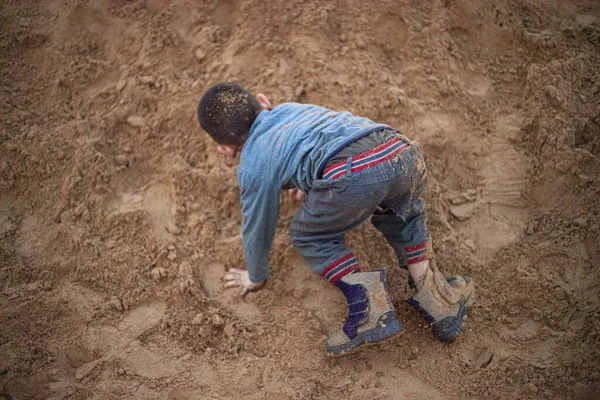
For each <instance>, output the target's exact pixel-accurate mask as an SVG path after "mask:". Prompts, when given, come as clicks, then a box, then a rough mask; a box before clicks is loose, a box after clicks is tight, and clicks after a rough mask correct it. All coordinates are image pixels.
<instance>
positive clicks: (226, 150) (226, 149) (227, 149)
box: [217, 145, 237, 157]
mask: <svg viewBox="0 0 600 400" xmlns="http://www.w3.org/2000/svg"><path fill="white" fill-rule="evenodd" d="M217 151H218V152H219V153H221V154H224V155H226V156H227V157H235V155H236V153H237V150H235V149H234V148H233V147H231V146H225V145H218V146H217Z"/></svg>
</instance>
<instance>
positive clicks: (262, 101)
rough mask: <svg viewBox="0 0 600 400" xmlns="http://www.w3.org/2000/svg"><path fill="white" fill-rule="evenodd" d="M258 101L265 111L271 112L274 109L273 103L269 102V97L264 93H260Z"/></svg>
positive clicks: (257, 97)
mask: <svg viewBox="0 0 600 400" xmlns="http://www.w3.org/2000/svg"><path fill="white" fill-rule="evenodd" d="M256 100H258V102H259V103H260V105H261V106H262V107H263V108H264V109H265V110H269V111H271V110H272V109H273V106H272V105H271V102H270V101H269V99H267V96H265V95H264V94H262V93H259V94H257V95H256Z"/></svg>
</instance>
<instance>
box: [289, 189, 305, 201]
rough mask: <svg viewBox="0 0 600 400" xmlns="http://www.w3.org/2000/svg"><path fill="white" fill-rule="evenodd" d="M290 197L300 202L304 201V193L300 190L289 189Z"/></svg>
mask: <svg viewBox="0 0 600 400" xmlns="http://www.w3.org/2000/svg"><path fill="white" fill-rule="evenodd" d="M288 195H289V196H290V197H291V198H293V199H296V200H298V201H302V199H304V192H303V191H302V190H300V189H298V188H296V189H289V190H288Z"/></svg>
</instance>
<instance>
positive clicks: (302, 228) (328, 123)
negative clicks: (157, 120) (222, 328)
mask: <svg viewBox="0 0 600 400" xmlns="http://www.w3.org/2000/svg"><path fill="white" fill-rule="evenodd" d="M198 120H199V121H200V125H201V126H202V128H203V129H204V130H206V131H207V132H208V133H209V134H210V135H211V137H212V138H213V139H214V140H215V141H216V142H217V143H218V146H217V150H218V151H219V152H220V153H222V154H225V155H226V156H229V157H235V156H236V155H237V153H238V152H239V153H240V165H239V168H238V170H237V176H238V182H239V187H240V192H241V202H242V214H243V217H244V221H243V227H242V232H243V243H244V257H245V260H246V267H247V270H241V269H235V268H232V269H230V270H229V273H228V274H227V275H226V276H225V280H226V284H225V285H226V287H234V286H241V287H242V289H243V291H242V295H245V293H247V292H248V291H252V290H257V289H259V288H261V287H262V286H263V284H264V282H265V280H266V279H267V278H268V276H269V266H268V255H269V251H270V249H271V245H272V243H273V237H274V236H275V228H276V226H277V219H278V215H279V192H280V190H281V189H290V188H298V189H300V190H301V191H302V192H303V193H305V195H306V198H304V200H303V202H302V206H301V207H300V209H299V210H298V212H297V213H296V215H295V217H294V219H293V220H292V222H291V226H290V236H291V240H292V243H293V245H294V247H295V248H296V249H297V250H298V251H299V252H300V253H301V254H302V256H304V258H305V260H306V262H307V263H308V265H309V267H310V268H311V269H312V270H313V271H314V272H316V273H318V274H320V275H321V276H322V277H323V278H325V279H327V280H328V281H329V282H330V283H332V284H334V285H335V286H337V287H338V288H339V289H340V290H341V291H342V293H343V294H344V295H345V297H346V300H347V302H348V308H349V313H348V317H347V319H346V321H345V323H344V326H343V328H342V329H341V330H340V331H338V332H336V333H334V334H333V335H331V336H330V337H329V338H328V340H327V345H326V350H327V354H328V355H340V354H344V353H347V352H349V351H352V350H354V349H356V348H357V347H359V346H361V345H363V344H367V343H372V342H377V341H381V340H384V339H388V338H390V337H391V336H393V335H395V334H397V333H399V332H402V331H403V330H404V329H403V328H402V325H401V324H400V322H399V321H398V320H397V318H396V313H395V311H394V308H393V305H392V303H391V301H390V298H389V295H388V292H387V287H386V282H385V270H383V269H381V270H378V271H371V272H361V271H360V267H359V264H358V262H357V260H356V258H355V257H354V254H353V253H352V251H350V250H349V249H347V248H346V247H345V246H344V237H345V235H346V232H348V231H350V230H351V229H353V228H355V227H357V226H358V225H360V224H361V223H363V222H364V221H366V220H367V219H368V218H369V217H371V216H373V217H372V223H373V225H374V226H375V228H377V229H378V230H379V231H381V232H382V233H383V234H384V236H385V238H386V239H387V241H388V243H389V244H390V245H391V246H392V247H393V249H394V251H395V253H396V255H397V256H398V259H399V261H400V267H401V268H407V269H408V272H409V273H410V277H411V279H409V281H410V282H411V286H412V287H413V288H414V290H415V291H416V293H415V295H414V296H413V297H412V298H411V299H409V304H410V305H412V306H413V307H415V308H416V309H417V310H419V311H420V312H421V313H422V314H423V316H424V317H425V319H426V321H427V323H428V324H430V325H431V327H432V330H433V332H434V334H435V335H436V336H437V338H438V339H439V340H441V341H449V340H452V339H454V338H455V337H456V336H457V335H458V334H459V333H460V332H461V331H462V329H463V317H464V314H465V311H466V309H467V306H468V304H467V303H468V302H469V301H470V300H471V295H472V293H473V284H472V283H471V282H470V281H469V279H468V278H466V277H461V276H454V277H450V278H447V279H444V277H443V276H442V275H441V274H440V272H439V271H438V270H437V268H435V265H434V263H433V262H432V263H431V265H430V262H429V259H430V257H431V247H430V244H429V236H428V233H427V228H426V225H425V212H424V206H423V200H422V199H421V198H420V196H421V193H422V191H423V189H424V187H425V182H426V180H427V172H426V168H425V163H424V162H423V157H422V156H421V153H420V151H419V146H418V145H417V143H415V142H411V141H410V140H409V139H408V138H406V137H405V136H403V135H402V134H400V133H399V132H398V131H397V130H395V129H392V128H390V127H388V126H386V125H382V124H376V123H375V122H373V121H371V120H369V119H367V118H361V117H356V116H354V115H352V114H350V113H349V112H335V111H332V110H329V109H326V108H323V107H318V106H314V105H309V104H298V103H284V104H281V105H279V106H277V107H274V108H273V107H272V106H271V103H270V102H269V100H268V99H267V97H266V96H265V95H263V94H259V95H257V96H256V97H255V96H253V95H251V94H250V93H248V92H247V91H246V90H244V89H243V88H242V87H240V86H239V85H237V84H234V83H219V84H217V85H215V86H213V87H211V88H210V89H209V90H208V91H207V92H206V93H205V94H204V96H203V97H202V99H201V100H200V104H199V105H198Z"/></svg>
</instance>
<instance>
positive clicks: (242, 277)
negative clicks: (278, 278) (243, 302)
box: [225, 268, 265, 297]
mask: <svg viewBox="0 0 600 400" xmlns="http://www.w3.org/2000/svg"><path fill="white" fill-rule="evenodd" d="M264 284H265V281H263V282H258V283H254V282H252V281H251V280H250V276H249V274H248V271H246V270H244V269H238V268H230V269H229V272H228V273H227V274H226V275H225V287H226V288H231V287H239V286H241V287H242V292H241V293H240V296H242V297H245V296H246V295H247V294H248V293H249V292H253V291H255V290H258V289H260V288H261V287H263V285H264Z"/></svg>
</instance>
